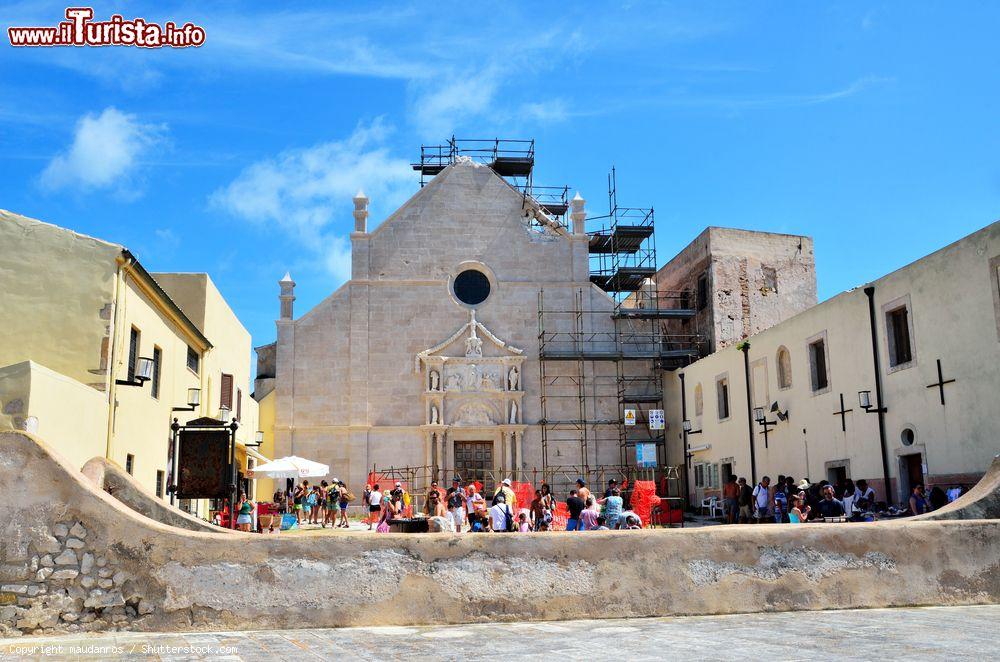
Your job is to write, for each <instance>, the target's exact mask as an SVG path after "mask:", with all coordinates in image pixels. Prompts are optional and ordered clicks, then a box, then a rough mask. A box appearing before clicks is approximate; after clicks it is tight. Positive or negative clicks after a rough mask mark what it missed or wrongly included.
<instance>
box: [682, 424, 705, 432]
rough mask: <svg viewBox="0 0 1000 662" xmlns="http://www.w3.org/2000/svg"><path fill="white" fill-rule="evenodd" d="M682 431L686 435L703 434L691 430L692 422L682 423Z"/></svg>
mask: <svg viewBox="0 0 1000 662" xmlns="http://www.w3.org/2000/svg"><path fill="white" fill-rule="evenodd" d="M681 429H682V430H684V433H685V434H701V430H692V429H691V421H681Z"/></svg>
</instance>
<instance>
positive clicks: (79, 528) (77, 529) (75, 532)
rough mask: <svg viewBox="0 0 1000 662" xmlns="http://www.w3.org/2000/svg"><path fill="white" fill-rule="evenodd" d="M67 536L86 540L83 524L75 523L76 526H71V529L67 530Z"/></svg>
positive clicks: (85, 530) (85, 529)
mask: <svg viewBox="0 0 1000 662" xmlns="http://www.w3.org/2000/svg"><path fill="white" fill-rule="evenodd" d="M69 535H71V536H74V537H76V538H86V537H87V528H86V527H85V526H84V525H83V524H80V523H79V522H77V523H76V524H74V525H73V528H72V529H70V530H69Z"/></svg>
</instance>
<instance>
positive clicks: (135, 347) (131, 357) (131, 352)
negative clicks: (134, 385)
mask: <svg viewBox="0 0 1000 662" xmlns="http://www.w3.org/2000/svg"><path fill="white" fill-rule="evenodd" d="M137 358H139V329H137V328H135V327H134V326H133V327H132V332H131V333H130V334H129V337H128V380H129V381H130V382H134V381H135V360H136V359H137Z"/></svg>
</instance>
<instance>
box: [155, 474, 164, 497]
mask: <svg viewBox="0 0 1000 662" xmlns="http://www.w3.org/2000/svg"><path fill="white" fill-rule="evenodd" d="M156 496H158V497H160V498H161V499H162V498H163V472H162V471H157V472H156Z"/></svg>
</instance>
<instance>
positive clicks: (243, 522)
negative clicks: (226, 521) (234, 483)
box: [236, 492, 257, 533]
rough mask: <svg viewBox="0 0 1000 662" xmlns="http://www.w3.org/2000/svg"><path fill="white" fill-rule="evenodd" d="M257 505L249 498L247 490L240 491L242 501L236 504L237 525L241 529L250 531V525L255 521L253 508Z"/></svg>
mask: <svg viewBox="0 0 1000 662" xmlns="http://www.w3.org/2000/svg"><path fill="white" fill-rule="evenodd" d="M256 507H257V504H255V503H254V502H253V501H251V500H250V499H248V498H247V493H246V492H240V501H239V503H238V504H236V512H237V513H239V514H238V515H237V516H236V526H237V527H238V528H239V530H240V531H246V532H247V533H249V532H250V525H251V524H252V523H253V510H254V508H256Z"/></svg>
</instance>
